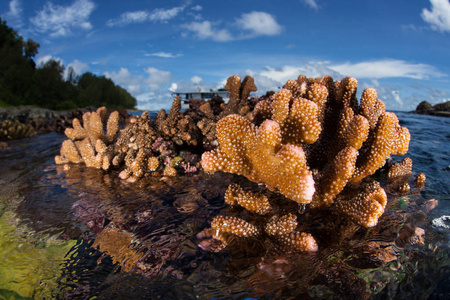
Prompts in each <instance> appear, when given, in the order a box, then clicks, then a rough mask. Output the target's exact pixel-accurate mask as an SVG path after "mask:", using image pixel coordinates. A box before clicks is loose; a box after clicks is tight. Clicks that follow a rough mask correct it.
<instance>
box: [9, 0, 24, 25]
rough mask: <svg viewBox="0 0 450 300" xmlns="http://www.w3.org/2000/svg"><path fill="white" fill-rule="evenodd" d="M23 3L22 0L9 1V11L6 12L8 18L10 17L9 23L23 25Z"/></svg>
mask: <svg viewBox="0 0 450 300" xmlns="http://www.w3.org/2000/svg"><path fill="white" fill-rule="evenodd" d="M22 11H23V10H22V3H21V2H20V0H11V1H10V2H9V11H8V12H7V13H6V14H5V17H6V19H8V23H10V24H11V25H12V26H13V27H18V28H20V27H22V26H23V21H22Z"/></svg>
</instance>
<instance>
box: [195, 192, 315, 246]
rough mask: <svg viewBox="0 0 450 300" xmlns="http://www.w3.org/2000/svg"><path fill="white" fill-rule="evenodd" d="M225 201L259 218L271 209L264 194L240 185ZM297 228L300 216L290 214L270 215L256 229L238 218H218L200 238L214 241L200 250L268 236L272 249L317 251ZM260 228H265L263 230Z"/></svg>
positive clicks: (204, 243)
mask: <svg viewBox="0 0 450 300" xmlns="http://www.w3.org/2000/svg"><path fill="white" fill-rule="evenodd" d="M225 202H226V203H227V204H229V205H232V206H233V205H236V204H239V205H241V206H242V207H244V208H246V209H247V210H248V211H250V212H253V213H256V214H259V215H266V214H268V213H269V211H270V210H271V205H270V203H269V201H268V198H267V197H266V196H265V195H262V194H258V193H253V192H247V191H244V189H243V188H242V187H240V186H239V185H237V184H232V185H230V186H229V187H228V189H227V191H226V193H225ZM297 225H298V223H297V216H296V215H293V214H291V213H288V214H286V215H284V216H281V217H280V216H278V215H271V216H270V218H269V219H268V221H267V222H266V223H265V224H264V225H262V226H256V225H254V224H252V223H249V222H247V221H245V220H243V219H241V218H238V217H235V216H216V217H215V218H214V219H213V220H212V222H211V228H208V229H206V230H205V231H204V232H203V233H202V234H200V235H198V237H199V238H204V237H212V239H209V240H204V241H202V242H200V247H201V248H203V249H204V250H209V251H213V252H218V251H221V250H222V249H224V248H225V247H226V246H227V245H228V244H229V243H230V241H232V240H233V237H239V238H252V237H253V238H255V237H258V238H259V237H267V238H268V239H269V241H271V243H269V245H270V246H269V247H270V248H278V247H280V246H281V247H282V249H284V250H285V251H294V252H297V251H310V252H315V251H317V250H318V245H317V242H316V240H315V239H314V238H313V236H312V235H311V234H309V233H305V232H299V231H296V230H295V229H296V228H297ZM260 227H262V228H264V231H262V230H261V229H260ZM270 248H269V249H270Z"/></svg>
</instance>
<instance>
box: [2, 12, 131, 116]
mask: <svg viewBox="0 0 450 300" xmlns="http://www.w3.org/2000/svg"><path fill="white" fill-rule="evenodd" d="M38 49H39V44H38V43H36V42H35V41H33V40H31V39H28V40H27V41H24V40H23V38H22V37H21V36H20V35H19V34H18V33H17V32H16V31H14V30H13V29H12V28H10V27H8V26H7V25H6V21H3V20H2V19H1V18H0V107H8V106H17V105H35V106H39V107H45V108H49V109H55V110H67V109H74V108H78V107H86V106H94V107H100V106H106V107H109V108H128V109H130V108H135V107H136V104H137V102H136V99H135V98H134V97H133V96H131V95H130V94H129V93H128V92H127V91H126V90H124V89H123V88H121V87H119V86H117V85H115V84H114V82H113V81H112V80H111V79H108V78H106V77H104V76H96V75H94V74H92V73H85V74H83V75H81V76H77V75H76V74H75V72H74V71H73V69H72V68H69V69H68V72H67V79H66V78H64V77H65V76H64V74H65V67H64V65H63V64H62V63H61V62H60V61H56V60H49V61H48V62H46V63H45V64H42V65H40V66H38V67H36V64H35V62H34V61H33V58H34V57H35V56H36V54H37V53H38Z"/></svg>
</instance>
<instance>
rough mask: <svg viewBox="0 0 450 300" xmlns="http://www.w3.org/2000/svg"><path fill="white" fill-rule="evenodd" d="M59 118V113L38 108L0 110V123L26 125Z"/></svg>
mask: <svg viewBox="0 0 450 300" xmlns="http://www.w3.org/2000/svg"><path fill="white" fill-rule="evenodd" d="M57 116H59V113H57V112H55V111H52V110H49V109H45V108H40V107H29V106H17V107H11V108H0V121H6V120H10V121H15V120H17V121H19V122H21V123H24V124H28V123H29V122H30V121H31V120H35V119H44V120H47V121H49V120H52V119H54V118H55V117H57Z"/></svg>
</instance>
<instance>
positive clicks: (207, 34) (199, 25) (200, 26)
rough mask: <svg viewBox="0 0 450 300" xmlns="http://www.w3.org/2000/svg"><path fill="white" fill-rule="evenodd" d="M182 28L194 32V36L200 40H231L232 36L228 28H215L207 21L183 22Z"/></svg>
mask: <svg viewBox="0 0 450 300" xmlns="http://www.w3.org/2000/svg"><path fill="white" fill-rule="evenodd" d="M182 28H185V29H187V30H190V31H192V32H194V34H195V35H196V37H197V38H198V39H201V40H206V39H211V40H213V41H216V42H228V41H231V40H233V37H232V36H231V33H230V32H229V31H228V30H226V29H216V28H214V27H213V24H212V23H211V22H209V21H203V22H191V23H188V24H183V25H182Z"/></svg>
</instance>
